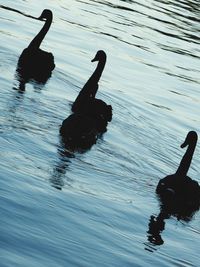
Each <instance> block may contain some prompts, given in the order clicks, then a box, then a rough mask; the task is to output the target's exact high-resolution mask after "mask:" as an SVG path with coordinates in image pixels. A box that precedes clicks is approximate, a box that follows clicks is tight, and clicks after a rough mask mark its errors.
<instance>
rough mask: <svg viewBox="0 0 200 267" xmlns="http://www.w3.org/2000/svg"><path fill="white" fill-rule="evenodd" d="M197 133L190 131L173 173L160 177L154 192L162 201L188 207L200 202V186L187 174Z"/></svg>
mask: <svg viewBox="0 0 200 267" xmlns="http://www.w3.org/2000/svg"><path fill="white" fill-rule="evenodd" d="M197 138H198V136H197V133H196V132H194V131H190V132H189V133H188V134H187V136H186V139H185V141H184V143H183V144H182V145H181V148H184V147H186V146H188V148H187V150H186V152H185V154H184V156H183V158H182V160H181V162H180V165H179V167H178V169H177V171H176V173H175V174H172V175H168V176H166V177H165V178H163V179H161V180H160V181H159V183H158V185H157V188H156V193H157V194H158V195H159V197H160V200H161V202H162V203H165V204H168V205H170V204H172V205H173V206H174V204H175V203H176V205H177V208H178V206H179V205H180V206H182V205H183V204H184V206H186V207H188V208H192V207H194V208H196V207H198V206H199V204H200V186H199V184H198V183H197V182H196V181H194V180H192V179H191V178H190V177H188V176H187V172H188V170H189V167H190V164H191V161H192V157H193V154H194V150H195V147H196V143H197Z"/></svg>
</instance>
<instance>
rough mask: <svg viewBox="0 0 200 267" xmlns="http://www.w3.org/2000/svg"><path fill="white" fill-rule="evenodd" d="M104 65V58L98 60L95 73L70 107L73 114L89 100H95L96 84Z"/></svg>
mask: <svg viewBox="0 0 200 267" xmlns="http://www.w3.org/2000/svg"><path fill="white" fill-rule="evenodd" d="M105 64H106V57H105V58H103V59H101V60H99V63H98V65H97V67H96V69H95V71H94V72H93V74H92V75H91V77H90V78H89V80H88V81H87V82H86V84H85V85H84V86H83V88H82V90H81V91H80V93H79V95H78V96H77V98H76V100H75V102H74V103H73V105H72V111H73V112H78V111H80V109H81V108H82V106H85V105H86V103H87V102H88V101H90V99H94V98H95V96H96V93H97V90H98V82H99V79H100V77H101V74H102V72H103V70H104V67H105Z"/></svg>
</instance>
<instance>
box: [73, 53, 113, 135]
mask: <svg viewBox="0 0 200 267" xmlns="http://www.w3.org/2000/svg"><path fill="white" fill-rule="evenodd" d="M94 61H98V64H97V67H96V69H95V71H94V73H93V74H92V75H91V77H90V78H89V80H88V81H87V82H86V84H85V85H84V87H83V88H82V90H81V91H80V93H79V95H78V96H77V98H76V100H75V102H74V103H73V105H72V111H73V112H74V113H78V114H82V115H83V114H84V115H86V116H88V117H90V118H93V119H94V120H95V123H96V129H97V130H98V131H99V132H105V131H106V127H107V124H108V122H109V121H111V120H112V106H111V105H107V104H106V103H105V102H104V101H102V100H101V99H97V98H95V96H96V93H97V90H98V82H99V79H100V77H101V75H102V72H103V70H104V67H105V64H106V53H105V52H104V51H103V50H99V51H98V52H97V53H96V56H95V57H94V59H93V60H92V62H94Z"/></svg>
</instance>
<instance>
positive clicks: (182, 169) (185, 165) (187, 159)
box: [176, 140, 197, 176]
mask: <svg viewBox="0 0 200 267" xmlns="http://www.w3.org/2000/svg"><path fill="white" fill-rule="evenodd" d="M196 143H197V140H196V141H195V142H192V143H191V144H189V145H188V148H187V150H186V152H185V155H184V156H183V158H182V160H181V162H180V165H179V167H178V169H177V171H176V174H177V175H178V176H186V175H187V172H188V170H189V167H190V164H191V161H192V157H193V154H194V150H195V147H196Z"/></svg>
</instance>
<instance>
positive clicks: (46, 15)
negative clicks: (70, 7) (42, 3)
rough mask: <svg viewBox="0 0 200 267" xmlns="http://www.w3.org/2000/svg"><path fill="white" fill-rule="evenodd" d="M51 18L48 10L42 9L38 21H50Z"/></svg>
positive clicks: (51, 15)
mask: <svg viewBox="0 0 200 267" xmlns="http://www.w3.org/2000/svg"><path fill="white" fill-rule="evenodd" d="M52 17H53V13H52V11H51V10H50V9H44V10H43V11H42V14H41V15H40V16H39V18H38V19H39V20H48V19H52Z"/></svg>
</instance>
